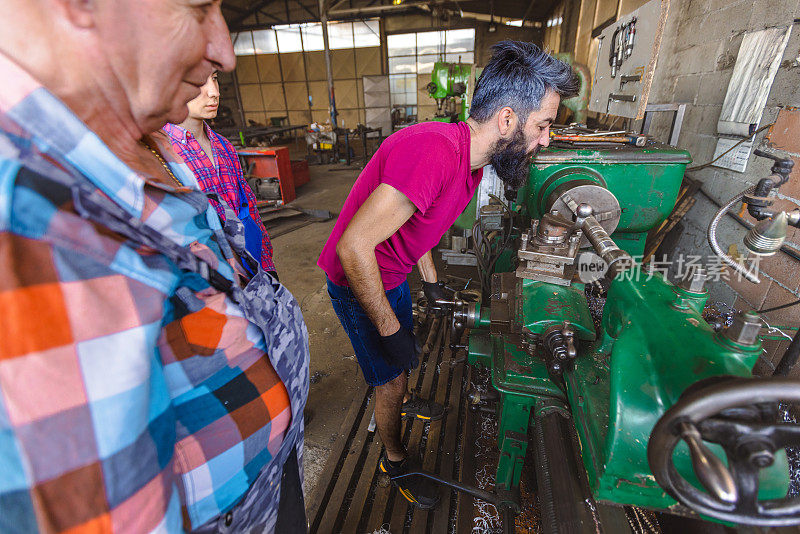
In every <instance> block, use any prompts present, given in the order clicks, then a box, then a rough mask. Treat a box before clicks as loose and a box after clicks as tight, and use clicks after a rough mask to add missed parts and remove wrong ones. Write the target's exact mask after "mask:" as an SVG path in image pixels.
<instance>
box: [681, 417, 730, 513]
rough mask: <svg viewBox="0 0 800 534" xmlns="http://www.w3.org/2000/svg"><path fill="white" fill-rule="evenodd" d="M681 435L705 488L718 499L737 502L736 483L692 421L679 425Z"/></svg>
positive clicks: (695, 470) (696, 472)
mask: <svg viewBox="0 0 800 534" xmlns="http://www.w3.org/2000/svg"><path fill="white" fill-rule="evenodd" d="M678 428H679V431H680V434H681V437H682V438H683V440H684V441H685V442H686V444H687V445H688V446H689V454H690V455H691V457H692V466H693V467H694V472H695V474H696V475H697V478H698V480H700V483H701V484H702V485H703V487H704V488H706V489H707V490H708V492H709V493H710V494H711V495H712V496H713V497H714V498H716V499H717V500H719V501H722V502H727V503H735V502H736V501H738V499H739V497H738V495H737V492H736V483H735V482H734V480H733V476H732V475H731V472H730V471H729V470H728V468H727V467H726V466H725V464H724V463H723V462H722V460H720V459H719V458H717V456H716V455H715V454H714V453H712V452H711V451H710V450H709V449H708V447H706V446H705V444H704V443H703V438H701V437H700V432H698V431H697V428H696V427H695V426H694V425H693V424H692V423H681V424H680V425H679V427H678Z"/></svg>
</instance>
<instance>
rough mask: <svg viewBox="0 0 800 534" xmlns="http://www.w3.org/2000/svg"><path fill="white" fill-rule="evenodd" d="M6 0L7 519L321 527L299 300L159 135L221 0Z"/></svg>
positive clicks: (220, 54) (219, 62) (175, 528)
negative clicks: (306, 498)
mask: <svg viewBox="0 0 800 534" xmlns="http://www.w3.org/2000/svg"><path fill="white" fill-rule="evenodd" d="M0 6H2V7H3V12H4V13H5V14H6V16H4V17H2V18H0V35H2V36H3V39H2V40H0V79H2V80H3V83H2V84H0V532H4V533H5V532H35V531H45V532H67V531H69V532H73V533H80V532H137V533H138V532H150V531H165V532H180V531H187V530H196V531H201V532H251V531H258V532H273V531H275V532H304V531H305V529H306V521H305V513H304V511H303V501H302V490H301V484H300V480H301V476H302V464H301V455H302V449H303V416H302V413H303V406H304V404H305V401H306V397H307V392H308V360H309V354H308V340H307V332H306V329H305V326H304V324H303V320H302V316H301V313H300V309H299V306H298V304H297V302H296V301H295V300H294V298H292V296H291V295H290V294H289V293H288V292H287V290H286V289H285V288H284V287H283V286H281V285H280V284H278V283H277V282H276V281H275V279H274V278H272V277H271V276H269V275H268V274H266V272H265V271H264V270H263V268H260V266H259V265H258V264H257V263H256V262H254V261H253V258H251V257H250V256H249V255H248V254H246V250H245V234H244V230H243V227H242V224H241V222H240V221H239V220H238V218H237V217H236V215H235V214H234V213H233V212H232V211H228V212H226V213H225V215H226V217H225V228H223V226H222V223H221V222H220V218H219V216H218V215H217V213H216V211H215V210H214V209H213V208H212V207H211V206H210V205H209V203H208V201H207V199H206V196H205V194H204V193H202V192H201V191H200V190H199V188H198V185H197V181H196V180H195V178H194V175H193V173H192V172H191V171H190V170H189V169H188V167H187V166H186V165H185V164H184V163H183V162H182V161H181V160H180V159H179V158H178V157H177V156H176V155H175V154H174V153H173V152H172V150H171V148H170V142H169V139H168V138H167V137H166V135H165V134H164V133H163V132H159V129H160V128H161V127H162V126H163V125H164V124H165V123H166V122H178V123H179V122H181V121H182V120H183V118H184V117H185V116H186V103H187V102H188V101H190V100H191V99H193V98H194V97H196V96H197V94H198V93H199V91H200V87H201V86H202V85H203V84H204V83H205V81H206V79H207V78H208V76H209V74H210V73H211V72H212V71H214V70H230V69H232V68H233V66H234V60H235V58H234V55H233V49H232V46H231V42H230V37H229V34H228V30H227V28H226V26H225V22H224V20H223V18H222V14H221V11H220V5H219V0H94V1H92V2H83V1H81V2H78V1H72V0H1V1H0ZM153 132H156V133H153ZM242 262H246V263H247V264H248V265H247V266H246V267H245V265H243V263H242ZM251 273H252V274H251Z"/></svg>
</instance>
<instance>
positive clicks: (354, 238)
mask: <svg viewBox="0 0 800 534" xmlns="http://www.w3.org/2000/svg"><path fill="white" fill-rule="evenodd" d="M416 209H417V208H416V206H414V204H413V203H412V202H411V201H410V200H409V199H408V197H406V196H405V195H404V194H403V193H401V192H400V191H398V190H397V189H395V188H394V187H392V186H390V185H386V184H380V185H379V186H378V187H377V188H375V191H373V192H372V194H371V195H370V196H369V197H368V198H367V200H366V201H365V202H364V204H362V205H361V207H360V208H359V209H358V211H357V212H356V214H355V215H353V218H352V219H351V220H350V223H349V224H348V225H347V228H346V229H345V231H344V233H343V234H342V237H341V238H340V239H339V243H338V244H337V245H336V254H337V255H338V256H339V261H340V262H341V263H342V269H343V270H344V275H345V276H346V277H347V282H348V283H349V284H350V289H351V290H352V291H353V294H354V295H355V296H356V299H358V302H359V303H360V304H361V307H362V308H364V311H366V312H367V316H369V318H370V320H371V321H372V324H374V325H375V328H377V329H378V333H379V334H380V335H382V336H390V335H392V334H394V333H395V332H397V331H398V330H399V329H400V321H398V320H397V316H396V315H395V313H394V310H392V307H391V306H390V305H389V301H388V300H387V299H386V293H385V292H384V290H383V281H382V280H381V273H380V270H379V269H378V260H377V259H375V247H377V246H378V245H379V244H380V243H382V242H384V241H386V240H387V239H388V238H389V237H391V236H392V235H393V234H394V233H395V232H396V231H397V230H398V228H400V227H401V226H403V224H404V223H405V222H406V221H407V220H408V219H409V218H411V216H412V215H414V212H415V211H416Z"/></svg>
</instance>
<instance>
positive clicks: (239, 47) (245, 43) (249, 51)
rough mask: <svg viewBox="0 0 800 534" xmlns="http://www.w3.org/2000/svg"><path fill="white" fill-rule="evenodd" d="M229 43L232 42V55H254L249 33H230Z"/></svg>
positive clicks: (251, 36)
mask: <svg viewBox="0 0 800 534" xmlns="http://www.w3.org/2000/svg"><path fill="white" fill-rule="evenodd" d="M231 41H232V42H233V53H234V54H236V55H237V56H252V55H253V54H255V53H256V49H255V48H254V47H253V34H252V33H251V32H239V33H232V34H231Z"/></svg>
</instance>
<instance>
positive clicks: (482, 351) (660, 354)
mask: <svg viewBox="0 0 800 534" xmlns="http://www.w3.org/2000/svg"><path fill="white" fill-rule="evenodd" d="M631 273H632V274H630V275H629V276H627V277H624V278H618V279H616V280H615V281H614V282H613V283H612V285H611V288H610V290H609V293H608V299H607V301H606V305H605V308H604V310H603V319H602V325H601V328H600V332H599V334H600V335H599V336H595V332H594V330H593V327H591V321H590V322H589V324H585V320H586V317H588V308H587V309H586V310H585V312H584V311H583V309H584V308H585V306H586V301H585V297H584V296H583V291H582V288H579V287H575V288H565V287H562V286H555V285H551V284H546V283H541V282H531V281H527V280H525V281H523V289H522V295H523V299H522V304H521V306H520V311H519V313H518V315H517V320H518V321H519V322H520V323H521V324H525V326H526V329H528V330H530V331H531V332H541V331H543V329H544V328H545V325H546V324H548V321H551V322H550V323H549V324H554V322H556V321H563V320H564V319H567V320H569V321H570V322H573V321H575V322H574V323H573V324H576V325H580V326H576V331H578V332H579V334H578V335H577V336H576V337H578V338H579V339H580V340H581V341H580V342H579V345H578V347H577V348H578V354H579V355H578V358H577V360H576V362H575V367H574V369H573V370H572V371H570V372H568V373H566V375H565V378H566V384H567V397H568V399H569V405H570V407H571V411H572V414H573V417H574V421H575V426H576V430H577V434H578V439H579V441H580V450H581V454H582V457H583V462H584V467H585V468H586V472H587V475H588V479H589V483H590V487H591V489H592V493H593V495H594V497H595V498H596V499H597V500H600V501H608V502H613V503H617V504H631V505H637V506H644V507H648V508H657V509H665V508H669V507H670V506H673V505H675V504H676V503H675V501H674V500H673V499H672V498H671V497H669V496H668V495H667V494H666V492H664V490H663V489H662V488H661V487H659V486H658V484H657V483H656V482H655V479H654V477H653V475H652V473H651V472H650V468H649V465H648V463H647V443H648V440H649V436H650V432H651V430H652V428H653V426H654V425H655V423H656V422H657V421H658V419H659V418H660V417H661V416H662V415H663V414H664V412H665V411H666V410H667V409H668V408H669V407H670V406H672V405H673V404H674V403H675V402H676V401H677V400H678V398H679V397H680V395H681V393H682V392H683V391H684V390H686V388H688V387H689V386H691V385H692V384H694V383H696V382H697V381H700V380H703V379H706V378H711V377H715V376H720V375H727V376H741V377H748V376H751V371H752V368H753V365H754V364H755V362H756V360H757V358H758V354H759V352H760V350H761V345H760V342H759V343H756V344H755V345H753V346H742V345H737V344H734V343H731V342H730V341H728V340H726V339H725V338H723V337H722V336H720V335H718V334H716V333H715V332H714V331H713V330H712V329H711V327H710V326H709V325H708V324H707V323H706V322H705V321H704V320H703V318H702V316H701V312H702V307H703V305H704V304H705V301H706V299H707V298H708V295H707V293H700V294H693V293H688V292H686V291H683V290H681V289H679V288H677V287H675V286H674V285H673V284H670V283H669V282H666V281H665V280H664V279H663V278H662V277H661V275H660V274H658V273H655V274H654V275H652V276H649V275H648V274H647V273H642V272H639V271H637V270H634V271H631ZM567 303H568V304H569V306H566V304H567ZM562 305H563V306H562ZM548 309H549V311H547V310H548ZM567 309H569V310H570V311H566V310H567ZM576 309H577V310H578V311H575V310H576ZM584 313H585V315H586V317H584ZM486 314H487V309H486V308H485V307H484V308H482V309H481V315H486ZM547 317H549V319H548V318H547ZM555 317H558V319H556V318H555ZM482 324H484V325H485V324H486V323H485V322H483V323H482ZM590 328H591V329H592V332H591V335H588V334H587V333H585V332H584V330H587V329H590ZM526 329H523V330H522V331H523V332H525V330H526ZM524 340H525V337H524V336H521V335H504V334H501V333H493V334H489V333H488V332H487V331H486V330H484V329H474V330H472V331H471V333H470V338H469V362H470V363H479V364H482V365H485V366H488V367H491V371H492V385H493V386H494V387H495V388H496V389H497V390H498V391H499V392H500V394H501V402H500V405H499V407H498V409H499V412H500V413H499V415H500V425H499V434H498V446H499V448H500V452H501V461H500V462H499V463H498V471H497V480H498V483H499V485H500V486H502V487H503V488H505V489H514V488H515V487H516V485H517V484H518V483H519V472H520V471H519V468H520V466H521V464H520V462H521V461H522V460H521V458H524V451H525V450H526V448H527V443H522V442H520V439H521V438H520V436H521V435H522V434H525V432H526V431H523V430H521V429H527V425H529V424H530V423H531V421H530V410H531V407H533V406H535V405H536V402H537V401H543V400H564V394H563V393H562V391H561V390H560V389H559V388H558V387H557V386H556V385H555V384H554V383H553V382H552V381H551V379H550V378H549V377H548V374H547V371H546V368H545V365H544V361H543V359H542V357H541V355H540V354H539V353H538V352H537V351H538V350H540V349H539V348H538V347H537V346H535V345H533V344H532V345H526V344H525V341H524ZM523 441H524V440H523ZM709 447H710V449H711V450H712V451H713V452H715V453H716V454H718V455H719V456H720V457H721V458H724V457H725V456H724V454H723V453H722V451H721V449H720V448H718V447H717V446H715V445H712V444H709ZM520 454H522V456H520ZM674 461H675V465H676V468H677V469H678V471H679V473H681V475H683V476H684V477H685V478H686V479H687V480H688V481H690V482H692V483H694V484H695V485H699V482H698V481H697V480H696V478H695V475H694V471H693V469H692V467H691V461H690V458H689V454H688V450H687V449H686V446H685V444H683V443H682V444H680V445H679V446H678V448H677V449H676V451H675V454H674ZM760 482H761V485H760V496H761V498H764V499H774V498H780V497H782V496H784V495H785V494H786V491H787V488H788V464H787V461H786V457H785V454H784V453H783V452H779V453H778V454H777V455H776V461H775V463H774V465H773V466H772V467H770V468H768V469H765V470H763V471H762V476H761V481H760ZM698 487H699V486H698Z"/></svg>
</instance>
